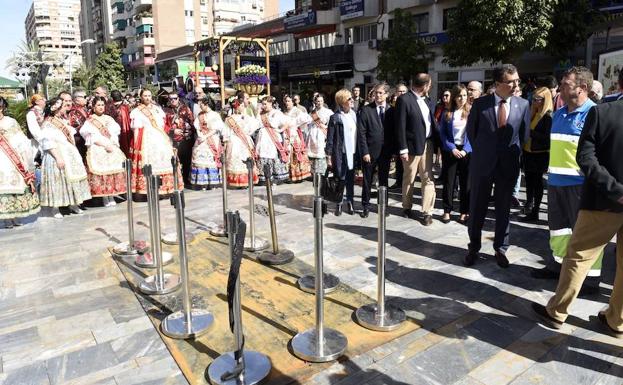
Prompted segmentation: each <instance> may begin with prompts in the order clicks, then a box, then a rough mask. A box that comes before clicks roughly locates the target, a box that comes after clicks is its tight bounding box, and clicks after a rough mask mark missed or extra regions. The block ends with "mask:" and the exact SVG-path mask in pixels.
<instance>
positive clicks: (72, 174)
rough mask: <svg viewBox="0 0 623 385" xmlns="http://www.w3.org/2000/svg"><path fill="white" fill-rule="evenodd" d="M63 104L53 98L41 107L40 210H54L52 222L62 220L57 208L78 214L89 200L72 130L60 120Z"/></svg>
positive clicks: (88, 190)
mask: <svg viewBox="0 0 623 385" xmlns="http://www.w3.org/2000/svg"><path fill="white" fill-rule="evenodd" d="M64 105H65V104H64V103H63V100H61V99H59V98H54V99H52V100H50V101H49V102H48V103H47V105H46V107H45V121H44V122H43V126H42V130H41V133H42V139H41V149H42V150H43V159H42V162H41V164H42V166H41V191H40V197H39V199H40V201H41V206H47V207H52V208H55V209H57V211H56V213H55V214H54V218H59V219H60V218H62V217H63V215H62V214H61V213H60V211H59V210H58V209H59V208H63V209H65V208H67V207H69V209H70V210H71V211H72V212H74V213H76V214H82V210H81V209H80V208H79V207H78V205H79V204H81V203H82V202H84V201H86V200H88V199H91V193H90V188H89V182H88V180H87V171H86V169H85V168H84V164H83V163H82V157H81V156H80V153H79V152H78V149H77V148H76V145H75V142H74V134H75V130H74V128H73V127H71V126H70V125H69V124H68V123H67V121H66V120H64V119H61V118H60V116H62V115H63V114H65V107H64Z"/></svg>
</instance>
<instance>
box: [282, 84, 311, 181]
mask: <svg viewBox="0 0 623 385" xmlns="http://www.w3.org/2000/svg"><path fill="white" fill-rule="evenodd" d="M283 103H284V105H285V114H286V115H287V116H289V117H290V118H292V119H293V120H294V124H293V125H292V126H291V127H290V130H289V132H288V131H286V132H287V133H288V138H289V140H288V142H289V143H290V148H289V149H288V151H289V152H290V181H291V182H301V181H303V180H304V179H305V178H309V177H310V176H311V165H310V163H309V158H308V157H307V148H306V147H305V139H304V137H303V128H306V127H307V125H308V124H309V123H310V122H311V118H310V117H309V115H308V114H307V113H305V112H303V110H301V109H300V108H297V107H296V106H295V105H294V101H293V100H292V97H290V96H289V95H286V96H284V98H283ZM284 133H285V132H284Z"/></svg>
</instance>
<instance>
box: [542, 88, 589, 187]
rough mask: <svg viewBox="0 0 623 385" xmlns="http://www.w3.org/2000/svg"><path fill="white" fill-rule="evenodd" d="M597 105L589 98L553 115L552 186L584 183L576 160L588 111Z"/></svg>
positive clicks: (550, 161)
mask: <svg viewBox="0 0 623 385" xmlns="http://www.w3.org/2000/svg"><path fill="white" fill-rule="evenodd" d="M593 106H595V103H594V102H593V101H592V100H590V99H589V100H587V101H586V102H585V103H584V104H582V105H581V106H580V107H578V108H577V109H575V110H574V111H572V112H569V110H568V108H567V106H563V107H562V108H560V109H558V110H556V112H554V115H553V117H552V131H551V147H550V151H549V171H548V172H549V177H548V181H547V183H548V185H551V186H577V185H581V184H582V183H584V174H583V173H582V171H581V170H580V166H579V165H578V162H577V161H576V160H575V157H576V154H577V152H578V142H579V141H580V134H582V129H583V128H584V121H585V120H586V116H587V115H588V111H589V110H590V109H591V108H592V107H593Z"/></svg>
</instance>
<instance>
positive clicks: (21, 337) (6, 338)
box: [0, 327, 39, 354]
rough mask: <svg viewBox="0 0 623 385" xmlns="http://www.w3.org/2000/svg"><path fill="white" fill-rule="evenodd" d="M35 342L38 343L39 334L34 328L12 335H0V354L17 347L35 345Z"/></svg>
mask: <svg viewBox="0 0 623 385" xmlns="http://www.w3.org/2000/svg"><path fill="white" fill-rule="evenodd" d="M37 341H39V334H38V333H37V328H36V327H30V328H27V329H22V330H18V331H16V332H13V333H7V334H0V354H2V353H3V352H7V351H11V350H13V349H14V348H15V347H17V346H20V345H23V344H29V343H36V342H37Z"/></svg>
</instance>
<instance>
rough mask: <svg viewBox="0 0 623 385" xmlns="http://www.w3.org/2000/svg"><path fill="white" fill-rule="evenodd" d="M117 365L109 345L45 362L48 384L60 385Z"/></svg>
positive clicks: (97, 346)
mask: <svg viewBox="0 0 623 385" xmlns="http://www.w3.org/2000/svg"><path fill="white" fill-rule="evenodd" d="M118 363H119V359H117V357H116V355H115V352H114V351H113V349H112V347H111V345H110V343H104V344H100V345H95V346H93V347H89V348H86V349H82V350H78V351H76V352H72V353H69V354H66V355H63V356H61V357H56V358H52V359H50V360H48V361H47V362H46V365H47V368H48V373H49V376H50V383H51V384H52V385H56V384H61V383H63V382H64V381H68V380H71V379H74V378H79V377H83V376H86V375H88V374H89V373H92V372H96V371H98V370H101V369H105V368H108V367H112V366H115V365H117V364H118Z"/></svg>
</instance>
